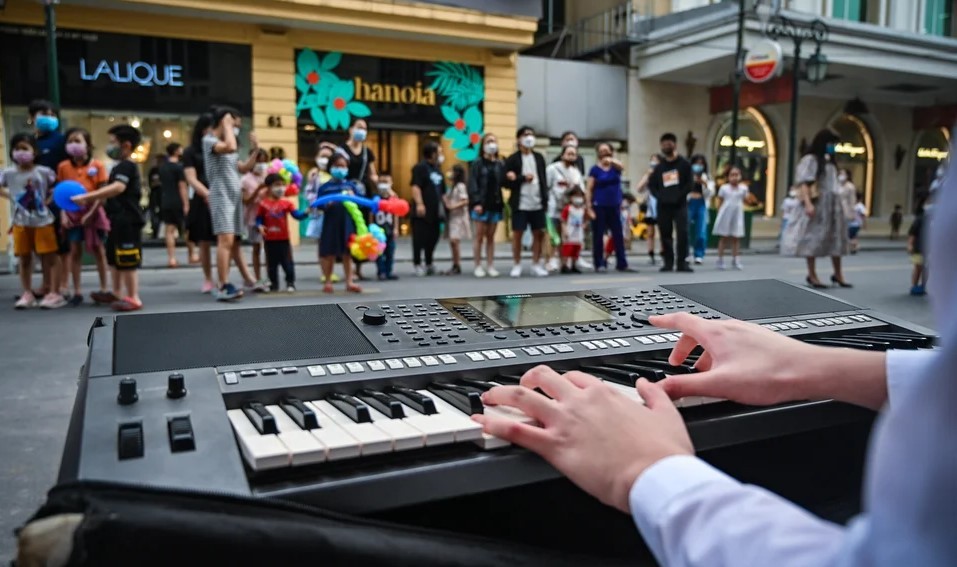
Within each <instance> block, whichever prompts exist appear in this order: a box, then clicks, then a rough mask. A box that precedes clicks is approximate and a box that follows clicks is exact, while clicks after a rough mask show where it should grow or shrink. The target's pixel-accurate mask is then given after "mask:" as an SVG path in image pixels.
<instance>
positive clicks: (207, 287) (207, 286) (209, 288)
mask: <svg viewBox="0 0 957 567" xmlns="http://www.w3.org/2000/svg"><path fill="white" fill-rule="evenodd" d="M213 289H215V286H214V285H213V282H210V281H205V282H203V287H202V288H200V290H199V291H200V293H212V292H213Z"/></svg>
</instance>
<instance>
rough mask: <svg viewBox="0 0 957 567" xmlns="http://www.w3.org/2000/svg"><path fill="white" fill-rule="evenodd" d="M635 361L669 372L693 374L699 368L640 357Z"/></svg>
mask: <svg viewBox="0 0 957 567" xmlns="http://www.w3.org/2000/svg"><path fill="white" fill-rule="evenodd" d="M634 363H635V364H637V365H639V366H650V367H652V368H658V369H659V370H664V371H665V372H666V373H668V374H693V373H695V372H697V370H695V369H694V367H693V366H685V365H679V366H673V365H671V364H668V363H667V362H663V361H661V360H653V359H638V360H636V361H634Z"/></svg>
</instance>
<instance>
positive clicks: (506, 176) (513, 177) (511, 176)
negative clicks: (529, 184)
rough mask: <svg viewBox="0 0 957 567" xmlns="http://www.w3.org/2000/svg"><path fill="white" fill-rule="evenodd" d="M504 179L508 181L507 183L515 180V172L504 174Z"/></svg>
mask: <svg viewBox="0 0 957 567" xmlns="http://www.w3.org/2000/svg"><path fill="white" fill-rule="evenodd" d="M505 179H508V180H509V181H515V180H516V179H517V178H516V177H515V172H514V171H509V172H508V173H506V174H505Z"/></svg>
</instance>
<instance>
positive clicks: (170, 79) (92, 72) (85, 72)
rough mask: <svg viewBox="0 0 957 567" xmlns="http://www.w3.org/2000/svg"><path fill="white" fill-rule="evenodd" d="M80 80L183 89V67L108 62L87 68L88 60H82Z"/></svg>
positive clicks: (104, 60) (103, 61)
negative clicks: (103, 80)
mask: <svg viewBox="0 0 957 567" xmlns="http://www.w3.org/2000/svg"><path fill="white" fill-rule="evenodd" d="M80 79H81V80H84V81H98V80H100V79H106V80H109V81H112V82H114V83H136V84H138V85H140V86H141V87H162V86H167V85H169V86H171V87H181V86H183V66H182V65H154V64H152V63H147V62H146V61H135V62H130V61H127V62H125V63H120V62H119V61H107V60H106V59H101V60H100V62H99V63H96V64H93V63H92V62H91V64H90V66H89V68H87V62H86V59H83V58H82V57H81V58H80Z"/></svg>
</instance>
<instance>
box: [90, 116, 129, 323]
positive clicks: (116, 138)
mask: <svg viewBox="0 0 957 567" xmlns="http://www.w3.org/2000/svg"><path fill="white" fill-rule="evenodd" d="M109 135H110V143H109V145H108V146H107V148H106V155H107V156H109V157H110V159H112V160H115V161H116V164H115V165H114V166H113V169H112V170H111V171H110V176H109V179H108V181H107V184H106V185H104V186H103V187H100V188H99V189H97V190H96V191H90V192H89V193H86V194H83V195H77V196H75V197H73V201H74V202H76V203H77V204H79V205H86V204H91V203H93V202H95V201H102V200H104V199H105V200H106V202H105V204H104V208H105V209H106V216H108V217H109V219H110V235H109V236H108V237H107V239H106V261H107V263H108V264H109V265H110V268H111V269H112V272H113V293H112V294H111V296H110V298H116V299H115V300H114V301H113V304H112V307H113V309H114V310H116V311H136V310H138V309H142V308H143V302H142V300H140V291H139V277H138V275H137V273H136V271H137V269H139V267H140V264H141V263H142V260H143V252H142V233H143V226H144V225H145V224H146V221H145V220H144V219H143V209H142V208H140V196H141V195H142V192H141V191H142V190H141V187H140V183H141V181H140V168H139V167H138V166H137V165H136V163H134V162H133V161H132V160H130V156H131V155H132V154H133V151H134V150H135V149H136V147H137V146H139V145H140V140H142V134H140V131H139V130H137V129H136V128H134V127H132V126H130V125H129V124H120V125H117V126H114V127H112V128H110V130H109ZM124 290H125V292H126V295H125V296H124V295H122V292H123V291H124ZM120 298H122V299H120Z"/></svg>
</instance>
